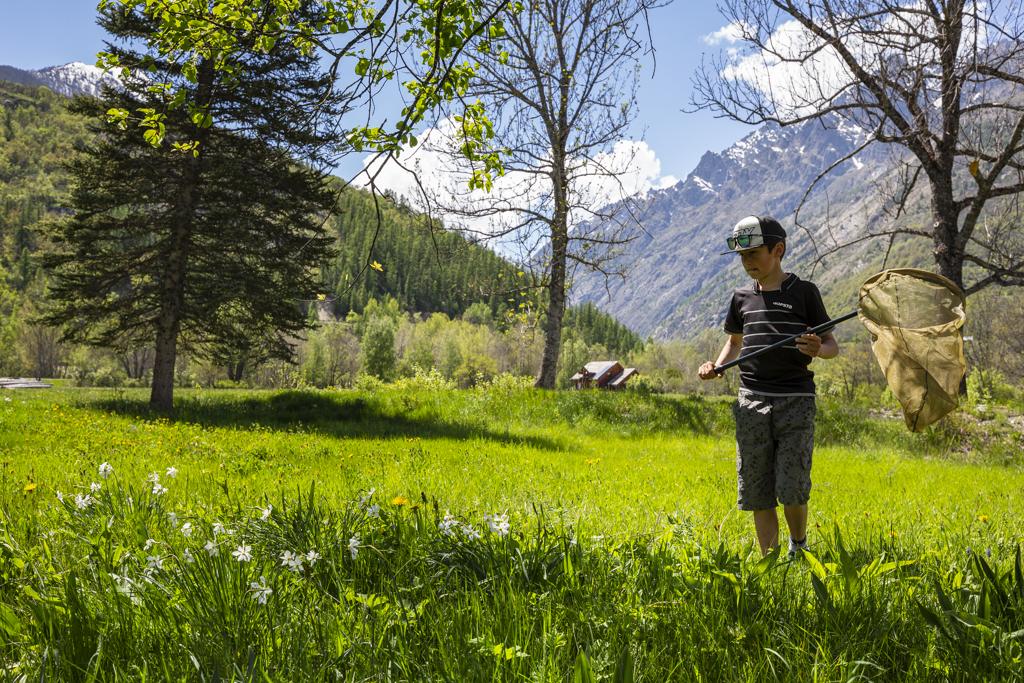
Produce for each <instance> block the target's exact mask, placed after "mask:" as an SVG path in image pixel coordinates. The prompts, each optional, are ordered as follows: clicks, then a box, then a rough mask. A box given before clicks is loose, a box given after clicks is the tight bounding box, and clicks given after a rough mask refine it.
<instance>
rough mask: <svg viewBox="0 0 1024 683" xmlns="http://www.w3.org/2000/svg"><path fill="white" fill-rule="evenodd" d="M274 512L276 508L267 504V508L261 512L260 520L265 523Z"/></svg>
mask: <svg viewBox="0 0 1024 683" xmlns="http://www.w3.org/2000/svg"><path fill="white" fill-rule="evenodd" d="M273 511H274V506H273V505H271V504H270V503H267V507H265V508H263V509H262V510H260V518H261V519H262V520H263V521H264V522H265V521H267V520H268V519H270V513H271V512H273Z"/></svg>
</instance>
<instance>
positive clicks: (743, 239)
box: [722, 216, 786, 255]
mask: <svg viewBox="0 0 1024 683" xmlns="http://www.w3.org/2000/svg"><path fill="white" fill-rule="evenodd" d="M785 241H786V231H785V230H783V228H782V226H781V225H780V224H779V222H778V221H777V220H775V219H774V218H772V217H770V216H747V217H746V218H744V219H743V220H741V221H740V222H739V223H737V224H736V225H734V226H733V228H732V234H731V235H730V236H729V237H728V238H726V240H725V243H726V244H727V245H728V247H729V251H723V252H722V254H723V255H724V254H732V253H738V252H741V251H746V250H748V249H755V248H757V247H760V246H763V245H768V246H772V245H774V244H775V243H776V242H785Z"/></svg>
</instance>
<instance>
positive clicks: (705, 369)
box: [697, 361, 722, 379]
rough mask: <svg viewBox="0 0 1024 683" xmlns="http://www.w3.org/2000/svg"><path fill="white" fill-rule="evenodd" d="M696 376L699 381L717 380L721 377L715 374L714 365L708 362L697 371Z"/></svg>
mask: <svg viewBox="0 0 1024 683" xmlns="http://www.w3.org/2000/svg"><path fill="white" fill-rule="evenodd" d="M697 376H698V377H700V378H701V379H718V378H719V377H721V376H722V375H721V374H719V373H717V372H715V364H714V363H713V362H711V361H708V362H707V363H704V364H703V365H701V366H700V367H699V368H698V369H697Z"/></svg>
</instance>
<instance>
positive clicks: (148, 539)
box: [142, 538, 156, 551]
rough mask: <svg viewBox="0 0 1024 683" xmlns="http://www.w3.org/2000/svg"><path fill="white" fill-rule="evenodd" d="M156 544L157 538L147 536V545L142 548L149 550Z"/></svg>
mask: <svg viewBox="0 0 1024 683" xmlns="http://www.w3.org/2000/svg"><path fill="white" fill-rule="evenodd" d="M154 545H156V540H155V539H152V538H147V539H146V545H144V546H142V549H143V550H146V551H148V550H149V549H150V548H152V547H153V546H154Z"/></svg>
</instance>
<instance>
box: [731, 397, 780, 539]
mask: <svg viewBox="0 0 1024 683" xmlns="http://www.w3.org/2000/svg"><path fill="white" fill-rule="evenodd" d="M733 415H734V416H735V418H736V475H737V483H738V495H737V499H738V500H737V502H738V505H739V508H740V510H749V511H751V512H753V513H754V530H755V531H756V533H757V542H758V545H759V546H760V548H761V552H762V553H767V552H768V551H769V550H770V549H771V548H772V547H774V546H775V545H776V544H777V543H778V537H779V518H778V515H777V514H776V511H775V507H776V505H777V502H776V500H775V442H774V439H773V438H772V424H771V421H772V404H771V402H770V401H769V400H768V399H767V398H766V397H763V396H758V395H756V394H740V396H739V399H738V400H737V402H736V404H735V405H734V406H733Z"/></svg>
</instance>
